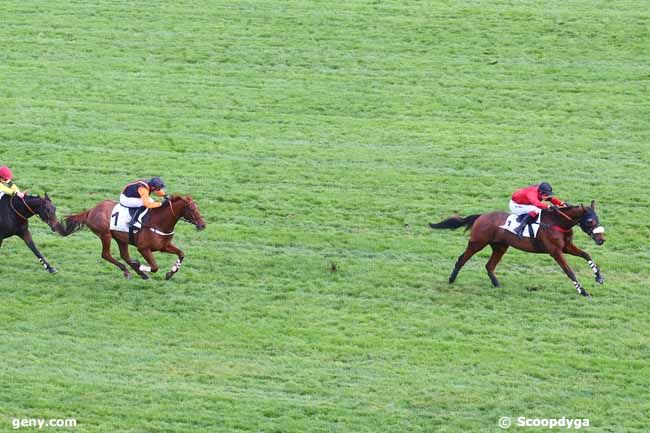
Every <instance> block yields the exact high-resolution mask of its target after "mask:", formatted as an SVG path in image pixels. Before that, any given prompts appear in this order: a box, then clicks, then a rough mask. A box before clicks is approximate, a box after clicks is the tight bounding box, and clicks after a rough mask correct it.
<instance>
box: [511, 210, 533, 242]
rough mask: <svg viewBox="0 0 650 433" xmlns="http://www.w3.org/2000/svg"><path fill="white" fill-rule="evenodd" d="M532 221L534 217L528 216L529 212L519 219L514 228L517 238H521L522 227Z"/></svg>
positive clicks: (522, 235) (522, 234)
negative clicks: (519, 221)
mask: <svg viewBox="0 0 650 433" xmlns="http://www.w3.org/2000/svg"><path fill="white" fill-rule="evenodd" d="M533 221H535V219H534V218H533V217H532V216H530V215H529V214H526V215H524V217H523V218H522V219H521V223H520V224H519V226H518V227H517V228H516V229H515V234H516V235H517V238H518V239H523V237H524V229H525V228H526V226H527V225H528V224H529V223H532V222H533Z"/></svg>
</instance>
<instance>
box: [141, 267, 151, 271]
mask: <svg viewBox="0 0 650 433" xmlns="http://www.w3.org/2000/svg"><path fill="white" fill-rule="evenodd" d="M140 272H151V266H147V265H140Z"/></svg>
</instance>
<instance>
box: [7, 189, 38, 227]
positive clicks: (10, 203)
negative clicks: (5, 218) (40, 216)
mask: <svg viewBox="0 0 650 433" xmlns="http://www.w3.org/2000/svg"><path fill="white" fill-rule="evenodd" d="M14 197H15V194H14V195H12V196H11V198H10V199H9V205H10V206H11V210H13V211H14V212H15V214H16V215H18V216H19V217H21V218H22V219H24V220H25V221H27V219H28V218H29V217H31V216H34V215H36V212H34V209H32V208H31V207H29V205H28V204H27V202H26V201H25V198H24V197H21V200H22V201H23V204H24V205H25V207H26V208H27V209H28V210H29V211H30V212H31V213H32V214H31V215H30V216H29V217H25V215H23V214H22V213H20V212H18V210H17V209H16V206H14Z"/></svg>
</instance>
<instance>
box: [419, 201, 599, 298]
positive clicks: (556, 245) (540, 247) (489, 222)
mask: <svg viewBox="0 0 650 433" xmlns="http://www.w3.org/2000/svg"><path fill="white" fill-rule="evenodd" d="M595 209H596V204H595V202H593V201H592V202H591V206H587V207H585V206H582V205H580V206H567V207H563V208H556V207H552V208H551V209H549V210H543V211H542V218H541V224H540V228H539V231H538V233H537V237H536V238H532V239H531V238H523V239H519V238H517V236H516V235H515V234H513V233H511V232H509V231H507V230H505V229H503V228H501V227H500V226H502V225H503V224H505V222H506V219H507V218H508V215H509V214H508V213H506V212H490V213H486V214H478V215H470V216H468V217H466V218H461V217H458V216H456V217H452V218H448V219H446V220H444V221H442V222H440V223H438V224H429V226H430V227H431V228H434V229H456V228H458V227H463V226H465V227H467V228H466V230H468V229H469V228H470V227H471V229H472V231H471V234H470V238H469V243H468V245H467V248H466V249H465V252H463V254H461V255H460V256H459V257H458V260H457V261H456V265H455V266H454V270H453V271H452V273H451V275H450V276H449V282H450V283H453V282H454V280H455V279H456V276H458V272H459V271H460V269H461V268H462V267H463V265H464V264H465V263H466V262H467V261H468V260H469V259H470V258H471V257H472V256H473V255H474V254H476V253H477V252H479V251H481V250H482V249H483V248H485V246H487V245H490V247H491V248H492V255H491V256H490V259H489V260H488V262H487V264H486V265H485V268H486V269H487V273H488V276H489V277H490V280H491V281H492V284H493V285H494V286H495V287H499V280H497V278H496V276H495V275H494V269H495V268H496V266H497V264H498V263H499V261H500V260H501V257H503V255H504V254H505V253H506V251H507V250H508V247H514V248H517V249H518V250H522V251H526V252H529V253H548V254H550V255H551V256H552V257H553V258H554V259H555V261H556V262H557V263H558V265H560V267H561V268H562V269H563V270H564V272H565V273H566V274H567V276H568V277H569V278H570V279H571V281H573V285H574V286H575V288H576V290H577V291H578V293H579V294H581V295H582V296H591V295H590V294H589V293H588V292H587V291H586V290H585V289H584V287H582V286H581V285H580V283H579V282H578V280H577V278H576V276H575V274H574V273H573V271H572V270H571V268H570V267H569V265H568V264H567V262H566V260H565V259H564V254H563V253H566V254H570V255H573V256H578V257H582V258H583V259H585V260H586V261H587V263H588V264H589V266H590V267H591V269H592V271H593V272H594V274H595V276H596V282H597V283H599V284H603V281H604V280H603V276H602V274H601V273H600V269H599V268H598V266H596V264H595V263H594V262H593V260H591V256H590V255H589V254H587V253H586V252H585V251H583V250H581V249H580V248H578V247H577V246H575V245H574V244H573V230H572V228H573V226H575V225H578V224H580V228H581V229H582V231H583V232H585V233H586V234H587V235H589V236H590V237H591V238H592V239H593V240H594V242H595V243H596V244H597V245H602V244H603V243H604V242H605V238H604V237H603V233H604V232H605V229H604V228H603V227H602V226H601V225H600V222H599V220H598V216H597V215H596V210H595Z"/></svg>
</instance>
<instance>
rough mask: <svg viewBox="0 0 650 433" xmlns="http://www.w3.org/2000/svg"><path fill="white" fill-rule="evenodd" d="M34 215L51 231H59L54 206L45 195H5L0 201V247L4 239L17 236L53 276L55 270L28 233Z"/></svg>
mask: <svg viewBox="0 0 650 433" xmlns="http://www.w3.org/2000/svg"><path fill="white" fill-rule="evenodd" d="M34 215H38V216H39V217H40V218H41V220H43V222H45V223H46V224H47V225H48V226H50V228H51V229H52V231H59V230H60V227H61V225H60V223H59V221H58V220H57V218H56V206H54V204H52V201H51V200H50V197H48V195H47V194H45V197H43V198H41V197H39V196H38V195H25V196H24V197H19V196H18V195H16V194H14V195H8V194H5V195H4V196H3V197H2V199H0V246H1V245H2V241H3V240H4V239H6V238H9V237H11V236H18V237H19V238H21V239H22V240H23V241H25V243H26V244H27V246H28V247H29V249H30V250H32V252H33V253H34V255H35V256H36V258H38V261H39V262H40V263H41V265H43V267H44V268H45V270H47V271H48V272H49V273H50V274H55V273H56V272H57V270H56V269H55V268H54V267H52V265H50V264H49V263H48V261H47V260H45V257H43V255H42V254H41V252H40V251H39V250H38V248H36V245H35V244H34V240H33V239H32V234H31V233H30V231H29V221H28V220H29V218H31V217H33V216H34Z"/></svg>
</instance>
